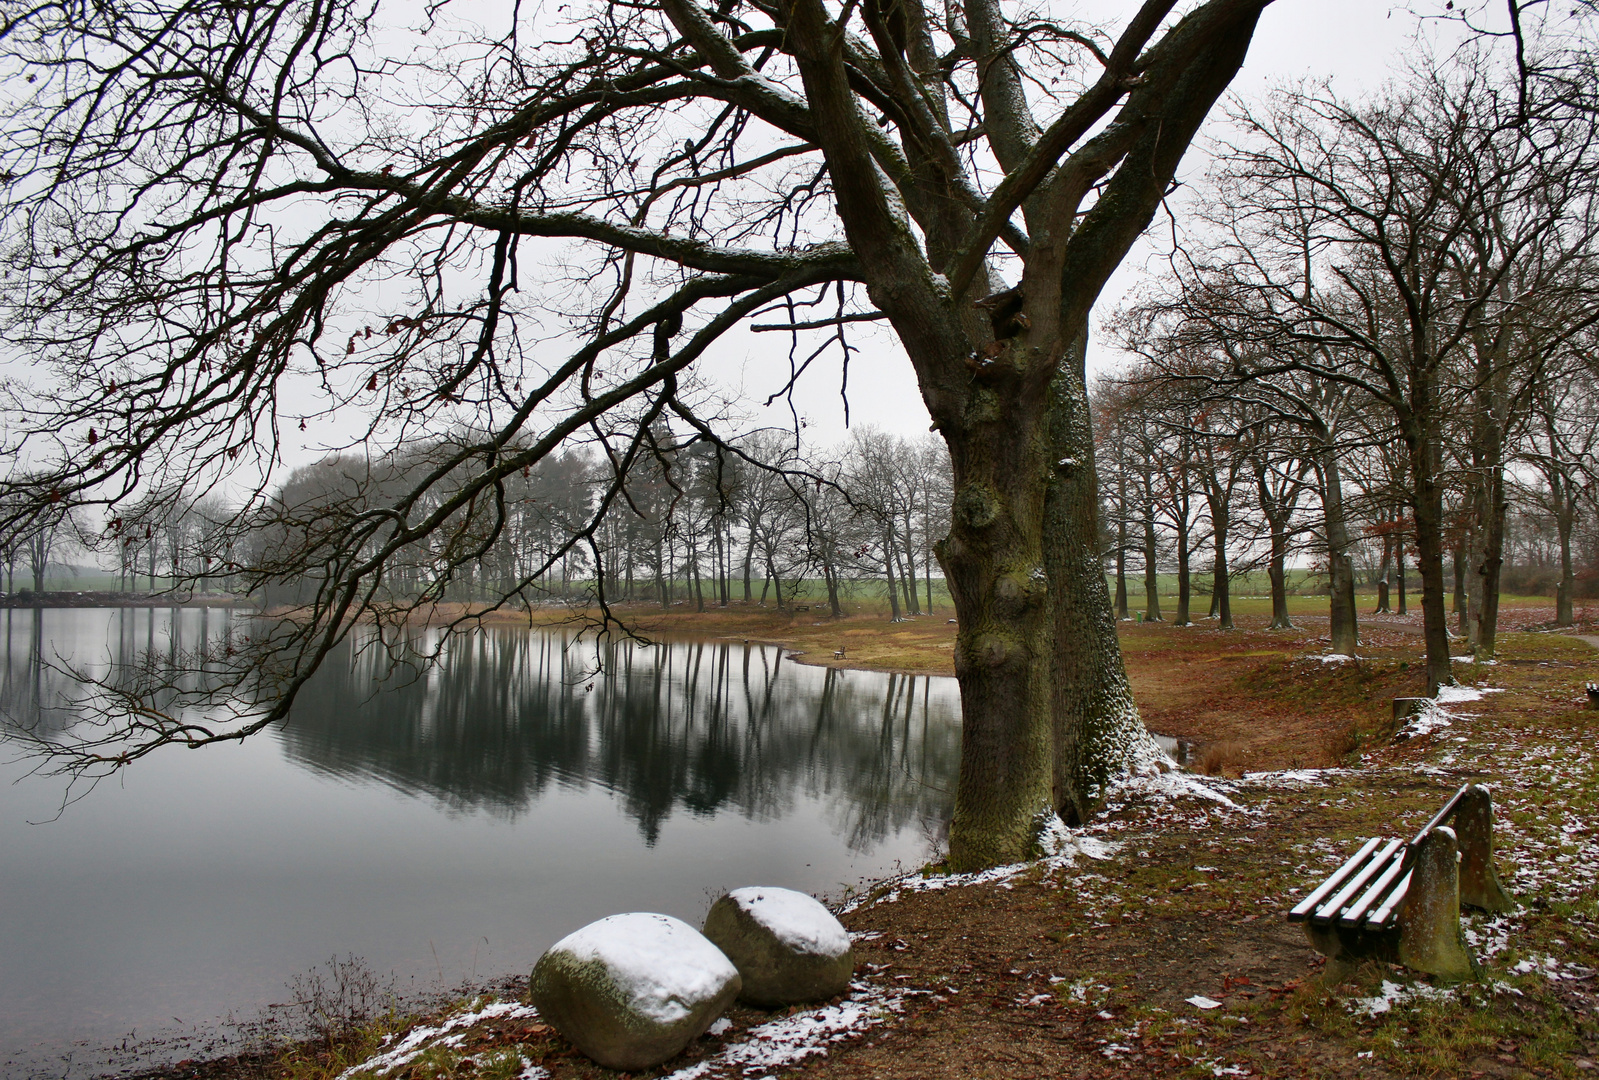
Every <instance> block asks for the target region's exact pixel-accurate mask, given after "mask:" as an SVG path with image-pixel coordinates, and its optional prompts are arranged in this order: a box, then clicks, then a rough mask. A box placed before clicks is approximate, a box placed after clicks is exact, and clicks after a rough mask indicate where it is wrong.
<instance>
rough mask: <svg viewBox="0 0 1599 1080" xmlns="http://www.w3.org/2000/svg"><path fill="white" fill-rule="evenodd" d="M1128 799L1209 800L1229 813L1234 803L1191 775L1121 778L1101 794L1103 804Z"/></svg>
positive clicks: (1164, 774) (1234, 806) (1175, 774)
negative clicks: (1104, 799) (1220, 805)
mask: <svg viewBox="0 0 1599 1080" xmlns="http://www.w3.org/2000/svg"><path fill="white" fill-rule="evenodd" d="M1129 796H1144V797H1145V798H1147V799H1149V800H1150V801H1152V802H1162V801H1165V800H1169V799H1181V798H1194V799H1209V800H1210V801H1212V802H1218V803H1221V804H1222V805H1223V806H1225V807H1227V808H1228V809H1231V810H1237V809H1238V808H1239V807H1238V804H1237V803H1235V802H1233V801H1232V800H1231V799H1229V798H1228V797H1227V796H1226V795H1224V794H1222V793H1221V792H1220V791H1219V790H1217V789H1216V788H1215V787H1212V786H1211V785H1210V784H1209V783H1206V782H1205V781H1203V780H1201V779H1200V778H1199V777H1197V776H1195V775H1193V774H1192V773H1180V772H1164V773H1159V774H1157V775H1155V776H1148V775H1145V776H1123V777H1121V778H1120V779H1117V780H1115V781H1113V782H1112V783H1111V784H1110V787H1109V788H1108V790H1107V791H1106V792H1105V798H1106V801H1110V800H1111V799H1116V800H1119V801H1125V800H1126V799H1127V798H1128V797H1129Z"/></svg>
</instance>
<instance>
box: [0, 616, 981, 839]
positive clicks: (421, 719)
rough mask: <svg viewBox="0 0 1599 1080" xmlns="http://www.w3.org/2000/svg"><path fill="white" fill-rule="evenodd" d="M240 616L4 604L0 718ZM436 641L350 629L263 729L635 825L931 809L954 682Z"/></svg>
mask: <svg viewBox="0 0 1599 1080" xmlns="http://www.w3.org/2000/svg"><path fill="white" fill-rule="evenodd" d="M249 625H250V624H249V623H248V621H247V620H242V619H236V618H234V617H232V616H231V613H229V612H227V611H225V610H218V611H210V610H205V609H201V610H165V609H148V608H145V609H119V610H112V611H87V610H85V611H46V612H39V611H28V610H25V609H24V610H15V609H13V610H7V611H5V612H4V613H3V615H0V628H3V631H4V638H5V642H4V658H3V664H0V720H3V723H0V729H3V728H10V729H11V730H10V734H12V735H22V736H24V737H27V738H35V739H47V740H48V739H52V738H55V737H58V736H59V735H60V734H61V733H63V732H65V731H67V730H68V729H69V728H71V727H73V726H74V725H76V724H82V723H87V722H91V720H92V717H93V716H94V715H95V706H94V698H95V696H96V695H97V694H102V693H106V692H115V688H116V687H118V686H119V685H122V684H124V683H130V682H132V683H141V684H142V683H160V682H162V681H163V680H166V681H168V682H169V683H170V684H171V685H172V686H173V687H174V693H175V694H176V693H178V692H180V691H181V690H182V688H184V687H186V686H187V687H189V688H190V689H194V688H195V686H191V685H190V684H194V683H195V681H196V680H199V681H203V680H204V679H205V674H204V665H203V664H202V665H196V664H195V657H196V655H198V654H199V653H202V652H204V651H206V650H208V649H215V648H218V647H221V646H222V645H223V644H225V642H227V641H229V640H231V638H230V637H229V635H230V634H235V633H239V632H241V631H242V632H248V631H247V627H248V626H249ZM435 644H436V641H435V640H433V637H432V636H431V635H426V634H424V635H419V636H418V638H417V640H416V641H415V642H413V645H414V647H415V649H416V652H415V654H414V656H415V659H416V661H417V663H416V666H409V665H407V664H405V663H404V660H405V656H404V654H402V655H401V658H400V659H401V663H400V664H399V666H398V668H396V666H395V663H394V657H393V656H392V655H391V654H390V653H389V652H388V651H386V650H384V649H379V648H373V649H363V648H361V647H360V643H359V642H356V643H354V644H353V646H352V645H347V646H346V647H344V648H343V649H342V650H341V651H339V652H338V653H336V654H335V655H334V656H333V657H330V658H329V661H328V663H327V664H326V665H324V668H323V670H322V671H320V672H319V673H318V674H317V677H316V678H315V680H314V681H313V682H312V684H311V685H310V686H309V687H308V688H307V692H306V693H305V694H304V695H302V697H301V698H300V700H299V701H298V702H297V703H296V705H295V709H294V713H293V716H292V718H291V720H290V722H289V724H288V726H287V727H286V729H285V730H284V731H283V732H282V733H281V739H282V743H283V745H284V747H285V749H286V751H287V753H288V755H289V756H290V758H291V759H292V760H294V761H296V762H298V763H300V764H302V765H304V766H307V767H309V768H312V769H315V770H317V771H320V772H323V773H327V774H331V775H335V776H340V777H343V778H347V779H357V780H362V781H367V780H377V781H380V782H382V783H386V784H389V785H391V786H392V787H394V788H395V789H397V790H400V791H405V792H409V793H421V794H424V795H426V796H428V797H431V798H434V799H437V800H438V801H439V802H441V803H442V804H444V805H445V806H446V807H448V808H450V809H451V810H453V811H458V812H475V811H485V812H488V813H493V814H497V815H501V816H506V817H514V816H516V815H518V814H520V813H522V812H524V811H526V810H527V809H528V808H529V807H531V806H532V804H533V803H534V802H535V801H536V800H537V799H538V798H539V796H540V795H541V794H542V793H543V792H545V791H546V790H547V789H549V788H550V787H551V785H566V786H570V787H585V786H588V785H596V786H599V787H602V788H604V789H606V790H608V791H611V792H613V793H615V795H616V798H617V800H618V801H619V803H620V805H621V806H622V807H623V809H624V811H625V812H626V813H627V814H628V816H629V817H631V818H632V819H633V820H635V821H637V822H638V825H639V829H640V831H641V832H642V833H643V835H644V839H645V841H646V842H647V843H650V844H653V843H654V842H655V841H656V839H657V838H658V837H659V835H660V832H661V828H662V825H663V823H664V822H665V821H666V820H667V819H668V818H669V817H671V815H672V814H674V813H679V812H686V813H689V814H692V815H697V816H712V815H716V814H721V813H737V814H742V815H744V816H747V817H754V818H774V817H781V816H783V815H784V814H786V813H787V812H788V811H789V810H790V809H791V808H792V806H793V805H794V803H795V801H796V800H797V799H800V798H814V799H818V800H820V801H822V802H824V803H825V804H826V805H827V806H828V807H829V814H830V817H831V818H832V820H833V821H834V823H835V826H836V827H837V829H838V830H839V832H840V833H841V835H842V836H843V837H844V838H845V840H846V841H847V843H848V844H849V845H850V847H851V848H853V849H857V850H859V849H865V848H869V847H871V846H872V845H873V844H874V843H876V842H877V841H879V840H881V839H883V838H884V837H886V836H889V835H891V834H892V833H894V832H896V831H898V830H900V829H902V828H905V827H907V826H919V827H923V828H927V829H934V828H937V827H939V826H941V825H942V823H943V822H944V820H945V819H946V818H947V817H948V814H949V810H950V805H951V801H952V799H951V795H950V793H951V792H952V791H953V790H954V781H955V771H956V768H957V762H958V754H959V744H960V732H959V726H958V719H957V718H958V715H959V710H958V706H957V703H956V700H955V693H954V688H953V684H952V681H951V680H929V679H928V678H926V677H915V678H912V677H909V676H895V675H876V674H872V673H867V672H838V671H832V670H821V669H817V668H809V667H803V666H800V665H796V664H794V663H792V662H790V661H788V660H786V659H785V658H784V657H783V654H782V653H781V652H780V651H779V650H776V649H770V648H761V647H745V646H743V645H734V644H729V643H721V642H700V643H692V644H675V645H669V646H664V645H663V646H656V647H649V646H645V645H640V644H637V643H634V642H616V643H611V644H608V645H605V646H602V647H600V652H599V654H598V655H596V653H595V648H596V647H595V645H594V644H593V643H592V642H587V641H584V642H574V641H572V640H567V639H562V638H561V637H558V636H553V635H544V634H536V633H529V632H527V631H524V630H515V629H508V628H507V629H494V630H486V631H481V632H478V633H475V634H472V635H469V636H465V637H461V638H456V639H452V640H451V641H450V642H448V643H447V644H446V646H445V648H444V649H443V651H442V653H441V655H440V657H439V660H438V662H437V664H436V665H435V666H432V667H429V666H427V665H425V664H422V663H421V657H422V655H423V653H424V651H425V650H427V649H430V648H432V647H433V646H434V645H435ZM596 660H598V661H599V662H600V663H599V665H598V666H599V668H600V670H601V671H602V674H598V675H596V674H595V668H596ZM85 680H87V681H85ZM108 688H109V690H108ZM86 718H89V719H86ZM5 733H6V732H5V731H4V730H0V735H3V734H5Z"/></svg>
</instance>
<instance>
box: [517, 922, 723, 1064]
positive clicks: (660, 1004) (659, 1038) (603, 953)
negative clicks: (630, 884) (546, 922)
mask: <svg viewBox="0 0 1599 1080" xmlns="http://www.w3.org/2000/svg"><path fill="white" fill-rule="evenodd" d="M740 985H741V982H740V979H739V974H738V970H737V969H736V968H735V967H734V966H733V965H732V964H731V963H730V962H729V961H728V959H727V957H726V956H724V955H722V953H721V952H720V951H719V950H718V949H717V948H716V946H715V945H713V944H711V943H710V942H709V941H707V940H706V939H705V938H704V937H703V936H702V935H701V934H700V933H699V932H698V931H696V930H695V929H694V928H693V927H692V926H690V925H688V924H687V923H685V922H682V921H680V920H678V919H674V918H672V917H671V916H669V915H653V914H648V913H643V912H634V913H631V914H627V915H612V916H610V917H609V918H605V919H601V920H599V921H598V922H593V923H589V925H587V926H585V927H583V929H581V930H579V931H577V932H576V933H573V934H568V935H567V936H566V937H564V938H562V939H561V940H560V941H557V942H556V943H555V944H554V945H551V946H550V948H549V949H548V950H547V951H546V952H545V953H544V955H543V956H541V957H539V962H538V963H537V964H536V965H534V967H533V978H532V980H531V981H530V985H529V990H530V991H531V993H532V997H533V1005H534V1007H536V1008H537V1009H538V1011H539V1015H540V1016H542V1017H543V1018H544V1019H545V1020H546V1021H547V1022H548V1023H549V1024H550V1025H552V1026H553V1027H554V1028H555V1029H556V1030H557V1031H559V1032H560V1033H561V1034H562V1035H564V1036H566V1038H567V1039H568V1040H569V1041H570V1042H571V1043H572V1044H573V1045H575V1046H576V1047H577V1048H578V1049H579V1050H581V1051H582V1052H583V1053H584V1054H586V1055H587V1056H588V1057H590V1058H592V1059H593V1060H594V1061H596V1062H598V1063H599V1064H601V1065H603V1066H605V1067H606V1068H608V1069H620V1070H624V1071H635V1070H639V1069H648V1068H651V1067H652V1066H655V1065H659V1064H660V1063H661V1062H663V1061H666V1060H667V1059H668V1058H671V1057H675V1056H676V1055H677V1054H678V1053H679V1052H681V1051H682V1049H683V1048H684V1047H685V1046H687V1045H688V1044H689V1043H690V1042H692V1041H693V1040H694V1039H697V1038H699V1036H700V1035H702V1034H704V1032H705V1029H706V1028H708V1027H710V1026H711V1022H712V1021H713V1020H715V1019H716V1018H717V1017H718V1016H720V1015H721V1014H722V1013H723V1011H724V1010H726V1009H727V1007H728V1006H729V1005H731V1004H732V1003H733V999H734V998H736V997H737V996H738V992H739V987H740Z"/></svg>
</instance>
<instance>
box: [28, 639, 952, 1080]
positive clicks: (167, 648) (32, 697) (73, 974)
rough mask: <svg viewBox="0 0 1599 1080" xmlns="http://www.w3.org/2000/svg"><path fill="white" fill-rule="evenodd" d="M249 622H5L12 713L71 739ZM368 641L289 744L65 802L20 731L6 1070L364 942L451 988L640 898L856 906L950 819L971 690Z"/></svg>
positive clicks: (186, 1015)
mask: <svg viewBox="0 0 1599 1080" xmlns="http://www.w3.org/2000/svg"><path fill="white" fill-rule="evenodd" d="M248 625H249V621H248V619H247V617H245V616H241V615H237V614H233V613H230V612H228V611H226V610H211V611H205V610H167V609H157V610H150V609H118V610H92V609H91V610H83V609H74V610H66V609H58V610H44V611H40V612H33V611H27V610H12V611H6V612H3V613H0V634H3V637H4V658H3V664H0V710H3V712H4V715H5V716H6V717H8V718H9V720H10V722H12V723H14V724H22V725H26V726H29V727H31V729H32V730H35V731H37V732H38V733H40V734H43V735H45V736H46V737H60V736H61V734H62V733H64V732H68V731H69V730H70V728H71V726H72V725H73V724H74V723H76V722H79V718H80V717H81V716H82V715H83V713H82V705H81V698H82V696H83V693H84V689H83V687H82V685H81V684H79V683H78V682H77V681H76V680H75V679H74V678H73V677H72V674H71V672H76V673H78V674H88V675H91V676H94V677H108V678H110V679H112V680H114V679H115V678H116V672H117V670H118V665H124V666H126V665H135V664H139V663H154V664H161V663H176V662H179V661H180V660H181V658H182V657H183V656H184V655H185V654H186V652H188V651H192V650H193V649H195V648H198V647H199V646H200V645H201V644H202V643H203V642H204V641H206V640H214V639H216V638H217V637H219V636H220V635H224V634H227V633H229V632H233V633H238V632H240V631H241V629H244V628H247V627H248ZM246 632H247V631H246ZM369 645H370V642H367V641H360V640H358V641H356V642H353V643H351V644H350V645H346V646H345V647H344V648H342V649H341V651H340V652H339V653H337V654H335V655H334V656H332V657H330V658H329V662H328V663H327V665H326V666H325V667H324V669H323V670H322V671H321V672H319V673H318V675H317V677H316V679H315V680H314V681H313V683H312V684H311V685H310V686H308V687H307V690H306V693H305V694H304V696H303V697H302V699H301V700H300V702H299V703H298V704H297V705H296V708H295V711H294V715H293V716H292V718H291V720H290V722H289V724H288V725H287V726H286V727H285V728H284V729H282V730H276V731H271V732H266V733H263V734H262V735H260V736H257V737H255V738H254V739H251V740H248V741H246V742H245V743H244V744H242V745H237V746H217V747H208V748H205V749H202V750H199V751H188V750H183V749H176V748H175V749H171V750H168V751H164V752H161V753H158V754H155V755H153V756H152V757H151V758H149V759H146V760H145V761H143V762H140V763H139V764H137V765H136V766H134V767H133V768H131V769H129V770H126V771H125V772H124V773H123V774H122V775H121V776H119V777H118V778H117V779H115V780H112V781H107V782H105V783H103V784H101V785H100V786H99V787H98V788H97V789H96V790H94V791H93V792H92V793H90V794H89V795H88V796H87V797H86V798H84V799H82V800H80V801H78V802H75V803H72V804H71V805H68V806H67V807H66V808H65V810H64V811H63V812H61V813H60V814H59V816H58V814H57V811H58V810H60V809H61V803H62V796H63V790H64V785H63V782H62V781H60V780H54V779H48V778H43V777H38V776H33V777H27V778H25V779H20V781H19V782H17V783H12V782H11V781H13V780H17V779H18V778H20V777H23V775H24V773H26V771H27V769H28V767H29V763H27V762H18V761H13V760H10V759H12V758H15V756H16V754H15V753H14V750H15V749H16V748H18V747H19V746H20V745H21V744H20V743H18V742H16V741H15V740H11V741H0V758H4V759H7V764H5V765H3V766H0V864H3V867H4V872H3V874H0V911H4V912H6V914H7V916H8V923H9V924H10V929H9V930H8V931H7V933H6V935H5V936H4V938H3V941H4V944H0V1062H4V1063H6V1064H5V1073H6V1075H7V1076H34V1075H37V1076H44V1075H50V1076H56V1077H59V1076H62V1075H63V1074H64V1069H63V1067H62V1066H63V1060H62V1058H63V1054H65V1053H71V1054H72V1055H73V1060H72V1062H71V1063H70V1064H68V1065H67V1066H66V1069H65V1072H66V1073H68V1074H71V1075H87V1074H88V1073H90V1072H92V1071H94V1070H93V1062H94V1061H95V1060H108V1059H107V1058H106V1056H105V1055H103V1054H102V1055H99V1057H98V1058H97V1057H96V1052H95V1051H96V1048H98V1047H100V1046H102V1045H103V1044H106V1043H109V1042H112V1041H118V1040H121V1039H122V1037H123V1036H125V1035H127V1034H128V1033H129V1032H130V1031H133V1032H136V1033H137V1035H138V1036H140V1037H142V1036H144V1035H146V1034H148V1033H150V1032H151V1031H152V1030H154V1029H156V1028H172V1027H173V1026H174V1022H175V1021H176V1022H177V1024H180V1025H196V1024H200V1025H207V1024H209V1023H210V1022H211V1021H212V1020H214V1019H215V1018H216V1017H219V1016H221V1015H223V1014H224V1013H227V1012H229V1011H231V1012H233V1013H234V1014H235V1015H236V1016H239V1017H241V1018H242V1017H246V1016H250V1015H254V1013H255V1012H256V1011H257V1010H259V1009H260V1008H261V1007H262V1006H265V1005H268V1004H271V1003H279V1002H282V1001H283V1000H284V999H285V984H286V982H287V981H288V980H289V979H290V978H292V977H293V976H294V975H296V974H299V973H301V972H304V971H306V970H308V969H309V968H311V967H313V966H315V965H317V964H319V963H321V962H323V961H326V960H327V959H328V958H329V957H331V956H332V955H334V954H335V953H337V954H339V955H340V956H342V955H344V954H346V953H354V954H356V955H357V956H360V957H362V958H364V959H365V960H366V962H367V963H368V964H369V965H370V966H371V967H372V968H373V969H375V970H377V971H379V972H381V973H385V974H387V973H389V972H392V973H393V974H394V975H395V977H396V980H397V983H398V985H399V987H400V989H401V990H402V991H404V990H412V991H424V990H428V989H444V988H447V987H450V986H453V985H456V984H458V983H460V982H461V981H462V980H463V979H474V978H475V979H486V978H489V977H492V976H495V975H498V974H502V973H506V972H520V971H524V970H525V969H527V968H529V967H531V965H532V963H533V961H534V960H535V959H536V958H537V956H538V954H539V953H540V952H541V951H542V950H543V949H544V948H545V947H546V946H547V945H549V944H550V943H552V942H553V941H554V940H556V939H557V938H559V937H561V936H562V935H564V934H566V933H568V932H570V931H571V930H573V929H576V928H577V927H578V926H580V925H582V924H584V923H587V922H589V921H591V920H592V919H595V918H599V917H601V916H604V915H607V914H612V913H614V912H618V911H628V910H650V911H663V912H666V913H668V914H672V915H676V916H678V917H680V918H684V919H686V920H689V921H690V922H697V921H698V920H699V919H700V918H701V917H702V916H703V914H704V912H705V910H706V908H707V907H708V906H709V904H710V901H711V899H712V898H713V897H714V896H715V895H717V894H719V893H720V892H721V891H722V890H725V889H728V888H735V887H738V886H740V885H747V884H771V885H781V886H787V887H790V888H798V889H803V890H806V891H811V892H831V893H835V894H836V893H838V892H841V891H842V890H843V889H844V888H846V887H849V886H853V885H857V884H859V883H860V882H861V881H862V880H863V879H870V878H874V877H878V876H881V875H882V874H884V873H887V872H890V871H892V870H893V868H894V866H895V864H896V863H901V864H903V865H906V866H914V865H916V864H918V863H919V862H920V861H922V860H923V859H925V857H926V855H927V853H928V851H929V849H930V847H931V845H932V843H933V842H934V840H933V838H934V837H935V836H936V835H937V834H938V832H939V830H940V829H941V827H942V823H943V822H944V821H945V820H947V818H948V815H949V812H950V809H951V806H952V801H953V790H954V784H955V775H956V770H957V766H958V756H959V741H960V729H959V702H958V695H957V692H956V690H955V685H954V681H953V680H950V679H938V678H931V679H930V678H927V677H916V678H911V677H906V676H893V675H879V674H874V673H866V672H838V671H831V670H825V669H819V668H812V667H805V666H803V665H799V664H796V663H793V662H792V661H790V660H788V659H786V658H785V657H784V656H783V655H782V653H781V652H780V651H779V650H776V649H772V648H764V647H758V646H749V647H746V646H743V645H738V644H731V643H725V642H690V643H674V644H670V645H659V646H646V645H641V644H639V643H636V642H612V643H608V644H602V645H596V644H595V643H594V642H593V641H591V640H573V639H569V638H562V637H560V636H555V635H546V634H541V633H535V632H529V631H526V630H518V629H510V628H497V629H491V630H487V631H482V632H479V633H476V634H473V635H471V636H468V637H464V638H459V639H454V640H451V641H448V642H446V643H444V645H443V648H442V653H441V655H440V657H439V660H438V663H436V664H433V665H425V664H422V663H421V662H420V661H421V659H422V657H423V656H424V655H425V654H426V653H428V652H431V651H433V650H434V649H435V648H436V647H437V646H438V645H439V641H438V639H437V637H436V636H435V635H434V633H433V632H419V634H418V636H417V637H416V639H415V640H414V641H412V642H410V643H408V646H409V647H407V648H401V649H400V650H399V651H398V653H397V654H396V655H391V654H390V652H385V651H384V650H381V649H376V648H371V647H365V646H369ZM396 659H398V661H399V662H398V664H396V663H395V660H396ZM51 819H54V820H51ZM29 821H35V822H41V823H40V824H32V825H30V824H28V822H29ZM74 1044H76V1046H74ZM185 1056H186V1055H185Z"/></svg>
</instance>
